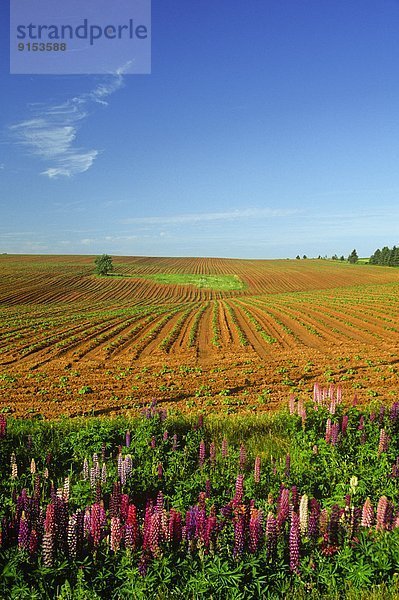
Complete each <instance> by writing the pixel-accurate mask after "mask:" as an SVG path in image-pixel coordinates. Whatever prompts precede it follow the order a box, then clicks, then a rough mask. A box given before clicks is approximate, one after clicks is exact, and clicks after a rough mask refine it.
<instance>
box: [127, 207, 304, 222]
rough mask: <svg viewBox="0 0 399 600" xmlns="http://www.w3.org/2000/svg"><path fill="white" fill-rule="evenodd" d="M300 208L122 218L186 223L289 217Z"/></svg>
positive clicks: (298, 211) (139, 220)
mask: <svg viewBox="0 0 399 600" xmlns="http://www.w3.org/2000/svg"><path fill="white" fill-rule="evenodd" d="M300 212H301V211H300V210H298V209H283V208H245V209H238V210H232V211H225V212H208V213H191V214H190V213H188V214H181V215H171V216H154V217H132V218H127V219H122V220H121V223H123V224H124V225H184V224H189V223H201V222H206V221H209V222H212V221H233V220H237V219H259V218H267V217H289V216H293V215H296V214H298V213H300Z"/></svg>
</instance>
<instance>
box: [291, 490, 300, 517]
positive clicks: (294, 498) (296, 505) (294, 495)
mask: <svg viewBox="0 0 399 600" xmlns="http://www.w3.org/2000/svg"><path fill="white" fill-rule="evenodd" d="M291 502H292V506H293V509H294V510H295V512H298V510H299V494H298V488H297V486H296V485H293V486H292V487H291Z"/></svg>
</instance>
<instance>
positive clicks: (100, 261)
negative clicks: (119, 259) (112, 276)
mask: <svg viewBox="0 0 399 600" xmlns="http://www.w3.org/2000/svg"><path fill="white" fill-rule="evenodd" d="M94 264H95V265H96V273H97V275H108V273H112V271H113V270H114V266H113V264H112V257H111V256H109V255H108V254H102V255H101V256H97V258H96V260H95V261H94Z"/></svg>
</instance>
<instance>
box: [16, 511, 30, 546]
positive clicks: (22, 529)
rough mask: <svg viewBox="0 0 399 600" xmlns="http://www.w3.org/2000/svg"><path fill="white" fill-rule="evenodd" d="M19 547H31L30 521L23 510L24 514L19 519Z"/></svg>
mask: <svg viewBox="0 0 399 600" xmlns="http://www.w3.org/2000/svg"><path fill="white" fill-rule="evenodd" d="M18 548H19V549H20V550H28V549H29V523H28V520H27V518H26V516H25V511H22V515H21V518H20V520H19V530H18Z"/></svg>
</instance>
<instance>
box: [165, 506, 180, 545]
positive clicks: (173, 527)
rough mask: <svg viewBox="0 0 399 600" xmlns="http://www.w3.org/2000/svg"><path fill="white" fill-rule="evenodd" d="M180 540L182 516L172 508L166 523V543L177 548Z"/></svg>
mask: <svg viewBox="0 0 399 600" xmlns="http://www.w3.org/2000/svg"><path fill="white" fill-rule="evenodd" d="M181 540H182V516H181V514H180V513H179V512H178V511H177V510H175V509H174V508H171V509H170V513H169V523H168V541H169V542H170V543H171V544H173V545H174V546H178V545H179V544H180V542H181Z"/></svg>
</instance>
